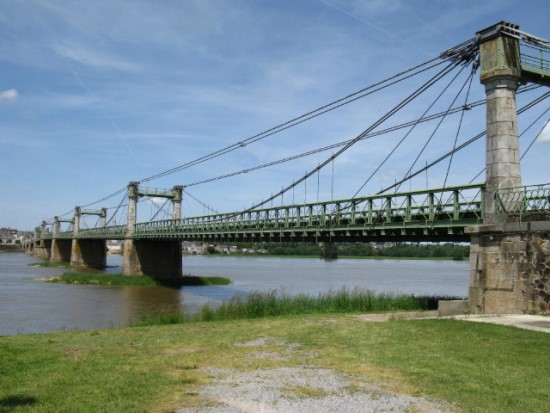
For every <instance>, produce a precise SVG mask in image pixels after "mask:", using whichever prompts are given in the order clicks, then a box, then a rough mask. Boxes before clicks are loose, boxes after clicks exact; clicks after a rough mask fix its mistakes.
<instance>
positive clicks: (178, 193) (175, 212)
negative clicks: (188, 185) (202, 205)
mask: <svg viewBox="0 0 550 413" xmlns="http://www.w3.org/2000/svg"><path fill="white" fill-rule="evenodd" d="M172 192H173V195H174V197H173V198H172V218H173V219H181V201H182V195H183V186H182V185H176V186H174V188H172Z"/></svg>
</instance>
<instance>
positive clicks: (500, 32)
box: [25, 22, 550, 313]
mask: <svg viewBox="0 0 550 413" xmlns="http://www.w3.org/2000/svg"><path fill="white" fill-rule="evenodd" d="M549 50H550V42H549V41H547V40H544V39H541V38H538V37H536V36H534V35H531V34H528V33H525V32H523V31H521V30H520V29H519V26H518V25H515V24H512V23H508V22H500V23H497V24H495V25H493V26H491V27H489V28H487V29H484V30H481V31H479V32H478V33H477V34H476V36H475V37H474V38H472V39H470V40H468V41H466V42H463V43H461V44H459V45H457V46H454V47H452V48H450V49H448V50H446V51H444V52H443V53H441V54H440V55H439V56H438V57H437V58H435V59H432V60H430V61H428V62H425V63H423V64H422V65H418V66H416V67H414V68H411V69H409V70H406V71H403V72H401V73H399V74H397V75H395V76H392V77H390V78H388V79H385V80H384V81H382V82H378V83H376V84H373V85H370V86H368V87H367V88H364V89H361V90H360V91H358V92H355V93H353V94H350V95H348V96H346V97H344V98H341V99H338V100H336V101H333V102H331V103H329V104H327V105H324V106H321V107H320V108H318V109H316V110H314V111H311V112H308V113H306V114H304V115H302V116H299V117H296V118H294V119H291V120H290V121H288V122H285V123H283V124H280V125H278V126H276V127H274V128H271V129H268V130H267V131H264V132H262V133H260V134H257V135H254V136H252V137H250V138H248V139H245V140H242V141H239V142H236V143H235V144H232V145H230V146H227V147H225V148H223V149H221V150H218V151H215V152H212V153H210V154H207V155H205V156H203V157H201V158H198V159H196V160H193V161H190V162H188V163H186V164H183V165H180V166H178V167H176V168H172V169H170V170H167V171H164V172H161V173H160V174H157V175H153V176H151V177H148V178H146V179H142V180H140V182H130V183H129V184H128V185H127V186H125V187H124V188H122V189H121V190H119V191H117V192H115V193H114V194H111V195H109V196H107V197H104V198H102V199H101V200H100V201H98V202H95V203H93V204H91V205H90V204H88V205H85V206H83V207H76V208H75V210H74V214H73V216H66V215H67V214H65V215H62V216H58V217H55V218H54V219H53V220H50V221H44V222H42V224H41V225H40V226H39V227H37V229H36V231H35V237H34V239H32V240H29V241H28V242H27V243H26V245H25V247H26V248H27V249H28V250H29V251H32V252H33V253H34V254H35V255H37V256H38V257H40V258H43V259H49V260H51V261H67V262H70V263H71V264H72V265H86V266H90V267H104V266H105V265H106V252H105V251H106V248H105V242H106V240H123V241H124V244H123V245H124V246H123V257H124V260H123V262H124V264H123V274H124V275H139V274H143V273H145V274H148V275H152V276H155V277H157V278H159V279H169V278H173V277H181V275H182V251H181V241H183V240H186V241H191V240H195V241H201V242H205V243H214V242H251V241H254V242H262V241H265V242H374V241H377V242H380V241H382V242H383V241H412V242H424V241H434V242H438V241H452V242H470V243H471V256H470V291H469V295H470V296H469V301H468V302H467V305H468V309H469V310H470V311H472V312H493V313H495V312H496V313H499V312H500V313H504V312H527V311H535V310H536V309H537V308H539V307H540V308H543V307H544V305H545V304H544V303H546V307H548V303H549V302H550V284H549V283H550V238H549V235H548V234H550V219H549V217H550V185H548V184H545V183H541V184H536V185H530V186H522V181H521V172H520V152H519V144H518V135H519V134H518V126H517V124H518V122H517V118H518V115H521V114H522V113H526V112H529V111H533V110H534V109H536V108H540V107H541V106H544V103H545V100H546V99H547V98H548V97H549V96H550V92H548V90H547V87H548V86H550V60H548V53H549ZM434 68H437V69H438V70H439V68H441V69H440V70H439V71H438V72H437V73H436V74H435V75H434V76H433V77H431V78H429V79H428V80H427V81H425V82H424V83H421V84H420V86H418V87H417V88H416V89H415V90H414V91H412V93H410V94H409V95H408V96H407V97H406V98H404V99H403V100H402V101H400V102H399V103H397V104H396V105H395V106H394V107H393V108H392V109H391V110H389V111H388V112H387V113H385V114H384V115H382V116H381V117H380V118H379V119H378V120H376V121H375V122H374V123H372V124H371V125H370V126H369V127H368V128H367V129H365V130H364V131H363V132H362V133H360V134H359V135H357V136H355V137H354V138H352V139H349V140H347V141H342V142H337V143H335V144H333V145H329V146H325V147H322V148H317V149H315V150H313V151H309V152H305V153H301V154H296V155H294V156H292V157H288V158H284V159H281V160H278V161H274V162H269V163H266V164H262V165H258V166H255V167H252V168H247V169H243V170H239V171H235V172H232V173H229V174H225V175H220V176H217V177H214V178H210V179H206V180H203V181H198V182H194V183H188V184H186V185H176V186H174V187H173V188H170V189H156V188H146V187H144V186H142V184H145V183H147V182H150V181H152V180H154V179H158V178H160V177H163V176H167V175H169V174H172V173H175V172H178V171H181V170H184V169H187V168H190V167H192V166H196V165H198V164H200V163H202V162H205V161H208V160H210V159H213V158H217V157H220V156H223V155H225V154H227V153H230V152H233V151H235V150H238V149H239V148H242V147H244V146H248V145H250V144H252V143H255V142H257V141H260V140H262V139H265V138H266V137H268V136H271V135H273V134H276V133H279V132H281V131H283V130H286V129H288V128H290V127H293V126H295V125H298V124H301V123H303V122H306V121H308V120H310V119H313V118H316V117H318V116H321V115H323V114H325V113H328V112H330V111H333V110H335V109H337V108H339V107H341V106H342V105H345V104H348V103H351V102H353V101H355V100H357V99H360V98H363V97H365V96H369V95H371V94H374V93H375V92H377V91H379V90H383V89H385V88H388V87H390V86H392V85H397V84H399V83H400V82H401V81H403V80H404V79H408V78H411V77H414V76H416V75H418V74H421V73H424V72H426V71H428V70H432V69H434ZM464 69H469V70H470V75H469V76H468V78H467V80H466V81H465V83H464V85H463V86H462V87H461V88H460V90H459V93H458V94H457V95H456V97H455V98H454V100H453V101H452V103H451V104H450V105H449V107H448V108H447V109H446V110H444V111H442V112H438V113H431V112H430V109H431V108H432V106H433V104H432V105H430V106H429V107H428V109H427V110H426V111H425V112H424V113H423V114H422V115H421V116H420V117H419V118H417V119H415V120H413V121H409V122H404V123H400V124H396V125H394V126H392V127H389V128H386V129H380V126H381V125H382V124H383V123H384V122H386V121H387V120H388V119H390V118H392V117H395V115H396V113H398V112H399V111H400V110H401V109H402V108H404V107H405V106H407V105H410V104H411V102H413V101H414V100H415V99H416V98H417V97H418V96H420V95H421V94H422V93H424V92H425V91H426V90H427V89H429V88H431V87H433V86H434V85H435V84H436V83H437V82H439V81H440V80H441V79H444V78H446V77H453V76H454V77H453V78H452V80H451V83H452V81H454V79H456V77H457V75H456V74H455V72H453V71H456V70H458V71H460V72H461V71H463V70H464ZM477 72H479V76H480V81H481V83H482V84H483V85H484V86H485V93H486V98H485V99H483V100H479V101H470V100H469V98H468V96H469V90H470V87H471V85H472V79H473V77H474V74H475V73H477ZM448 87H449V84H448V86H446V87H445V90H446V89H447V88H448ZM540 90H542V93H541V94H539V95H538V96H537V97H536V98H534V99H532V100H531V101H530V102H529V103H527V104H526V105H524V106H522V107H520V108H517V107H516V95H517V94H520V93H528V92H530V93H532V92H533V91H540ZM462 93H465V95H466V97H465V98H464V103H463V104H459V103H457V100H458V97H459V96H460V94H462ZM441 94H443V92H441ZM441 94H440V95H439V96H441ZM439 96H438V97H439ZM436 100H437V99H436ZM478 106H485V107H486V125H485V130H484V131H483V132H480V133H479V134H477V135H475V136H473V137H471V138H470V139H468V140H466V141H464V142H463V143H461V144H459V143H458V141H457V138H458V135H459V133H458V131H457V134H456V137H455V140H454V143H453V146H452V149H451V150H449V151H448V152H447V153H444V154H443V155H441V156H440V157H438V158H437V159H435V160H433V161H432V162H429V163H428V162H426V164H425V165H424V166H421V167H417V166H416V165H417V163H418V159H419V157H420V154H421V153H423V152H424V151H425V150H426V147H427V145H428V144H429V142H430V141H431V139H432V138H433V136H434V134H435V131H436V130H437V129H438V128H439V127H440V125H441V123H442V122H443V120H444V119H445V118H446V117H448V116H450V115H453V114H458V115H459V116H460V121H461V122H460V124H462V121H463V118H464V116H465V113H467V112H468V111H470V110H471V109H472V108H474V107H478ZM549 109H550V108H549V107H548V105H547V104H546V108H545V110H544V111H543V112H542V114H541V115H540V116H539V117H538V118H537V119H536V120H539V119H541V118H542V117H543V116H544V115H545V114H546V113H547V112H548V110H549ZM427 122H435V123H437V126H436V128H435V130H434V132H433V133H432V134H431V135H430V136H429V138H428V139H427V141H426V142H425V143H424V145H423V146H422V147H421V148H420V153H419V154H418V155H416V158H415V160H414V161H413V163H412V165H411V167H410V168H409V170H408V171H407V172H406V174H405V176H404V177H403V178H402V179H400V180H396V181H395V183H394V184H392V185H390V186H388V187H386V188H382V189H381V190H380V191H379V192H378V193H376V194H374V195H368V196H364V195H360V191H361V190H362V189H363V187H364V186H365V184H366V183H367V182H369V181H370V180H371V179H372V178H373V177H374V176H375V173H376V172H377V171H378V170H379V169H380V166H379V167H378V168H376V169H375V172H373V173H372V175H371V176H370V177H369V178H368V179H367V181H365V184H363V185H362V187H361V188H360V190H359V191H357V192H356V193H355V194H354V195H353V196H351V197H348V198H344V199H336V200H334V199H331V200H329V201H319V200H316V201H314V202H306V201H305V200H304V202H303V203H301V202H296V201H295V200H294V191H295V190H296V188H298V187H299V185H304V186H305V185H307V182H308V179H309V180H311V179H315V176H317V177H318V176H319V175H318V174H319V171H320V170H322V169H323V168H326V167H327V166H329V165H331V164H332V165H333V162H334V160H335V159H336V158H337V157H339V156H340V155H341V154H343V153H344V152H345V151H347V150H349V149H350V148H351V147H352V146H354V145H355V144H356V143H358V142H360V141H363V140H366V139H371V138H373V137H375V136H380V135H383V134H385V133H388V132H394V131H400V130H405V131H406V133H405V136H404V137H403V138H402V139H401V140H400V142H398V144H397V145H396V147H394V148H393V149H392V150H391V151H390V154H389V155H387V156H386V158H385V159H384V160H383V161H382V163H384V162H387V161H388V159H389V158H390V156H391V154H392V153H393V152H394V151H395V149H396V148H397V146H399V144H401V143H402V142H403V141H404V139H405V138H406V137H407V136H408V135H409V133H410V131H411V130H413V129H414V128H416V127H418V126H419V125H422V124H424V123H427ZM458 129H459V130H460V125H459V128H458ZM483 137H485V138H486V163H485V169H484V171H485V175H486V178H485V181H484V182H473V181H471V182H468V183H466V184H463V185H447V176H448V173H449V169H447V175H446V176H445V180H444V183H443V185H442V186H440V187H438V188H426V189H417V190H412V189H410V190H408V191H404V190H402V185H403V184H404V183H405V182H410V181H411V180H412V179H413V178H415V177H418V176H421V175H422V174H424V173H426V172H427V171H428V170H430V168H433V167H434V166H435V165H438V164H440V163H442V162H443V161H448V162H449V168H450V165H451V162H452V160H453V157H454V155H455V154H457V153H458V152H459V151H461V150H463V149H464V148H465V147H467V146H469V145H470V144H472V143H473V142H475V141H477V140H479V139H481V138H483ZM535 139H536V137H535ZM533 142H534V140H533V141H532V142H531V144H530V145H529V148H530V147H531V145H532V144H533ZM329 150H332V151H334V152H333V153H332V155H331V156H329V157H327V159H326V160H324V161H323V162H321V163H319V164H318V166H317V167H316V168H313V169H312V170H311V171H309V172H306V173H305V174H304V175H303V176H301V177H299V178H297V179H294V180H293V181H292V183H291V184H288V185H287V186H285V187H283V188H282V189H281V190H280V191H278V192H276V193H274V194H272V195H271V196H269V197H267V198H266V199H262V200H261V201H259V202H257V203H255V204H253V205H252V206H251V207H249V208H245V209H242V210H237V211H228V212H223V213H221V212H217V211H213V210H212V211H211V213H210V214H208V215H202V216H190V217H182V212H181V211H182V208H181V206H182V197H183V194H185V193H188V190H189V187H191V186H193V185H199V184H203V183H206V182H213V181H218V180H222V179H226V178H228V177H232V176H235V175H239V174H245V173H252V172H254V171H256V170H260V169H263V168H267V167H273V166H275V165H279V164H283V163H285V162H289V161H292V160H296V159H300V158H302V157H306V156H309V155H311V154H313V153H322V152H325V151H329ZM415 167H416V169H415ZM482 172H483V171H482ZM478 176H479V174H478ZM290 193H292V202H289V203H285V202H283V200H284V196H285V194H286V195H287V199H288V198H289V197H290V196H289V194H290ZM188 194H189V193H188ZM119 195H122V200H121V201H120V203H119V205H118V207H116V208H110V209H107V208H101V209H86V208H88V207H89V206H92V205H95V204H98V203H100V202H105V201H107V200H108V199H111V198H113V197H115V196H119ZM189 195H190V194H189ZM190 196H191V195H190ZM147 198H155V199H164V200H165V203H164V205H168V204H170V205H171V213H169V217H167V218H166V219H157V218H158V215H159V214H160V213H165V211H163V208H159V210H158V211H157V213H155V215H154V216H153V218H152V219H150V220H147V221H142V222H138V218H137V217H138V214H137V210H138V203H139V201H140V200H142V199H147ZM277 201H280V205H276V206H274V205H273V204H274V202H275V203H277ZM163 207H164V206H163ZM205 207H208V206H207V205H205ZM208 208H209V207H208ZM121 210H124V211H126V212H125V214H126V218H125V222H124V223H123V224H122V225H120V224H118V225H115V224H114V222H113V221H114V218H115V217H116V216H117V214H119V213H120V211H121ZM86 215H92V216H97V217H98V218H99V219H98V224H97V225H96V226H95V227H92V228H81V219H82V218H83V217H84V216H86Z"/></svg>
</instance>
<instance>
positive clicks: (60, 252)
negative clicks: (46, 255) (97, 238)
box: [50, 217, 72, 262]
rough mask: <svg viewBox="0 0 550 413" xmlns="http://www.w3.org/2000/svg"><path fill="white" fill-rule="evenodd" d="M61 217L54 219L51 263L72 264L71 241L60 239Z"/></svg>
mask: <svg viewBox="0 0 550 413" xmlns="http://www.w3.org/2000/svg"><path fill="white" fill-rule="evenodd" d="M60 223H61V221H60V220H59V217H55V218H54V222H53V228H52V246H51V251H50V261H52V262H71V244H72V240H71V239H66V238H58V236H59V229H60Z"/></svg>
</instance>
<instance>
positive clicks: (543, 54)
mask: <svg viewBox="0 0 550 413" xmlns="http://www.w3.org/2000/svg"><path fill="white" fill-rule="evenodd" d="M520 65H521V70H522V72H523V75H524V76H525V77H526V78H527V79H529V80H532V81H535V82H536V83H542V84H546V85H550V79H549V76H550V50H549V49H548V48H547V47H542V46H537V45H534V44H530V43H526V42H523V41H522V42H521V53H520Z"/></svg>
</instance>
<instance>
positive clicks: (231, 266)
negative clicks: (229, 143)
mask: <svg viewBox="0 0 550 413" xmlns="http://www.w3.org/2000/svg"><path fill="white" fill-rule="evenodd" d="M35 262H38V261H37V260H36V259H34V258H32V257H30V256H28V255H25V254H23V253H0V336H2V335H16V334H30V333H44V332H50V331H59V330H77V329H94V328H109V327H118V326H124V325H127V324H128V323H130V322H132V321H135V320H137V319H139V317H140V315H141V314H144V313H147V312H158V311H160V310H164V309H179V310H182V311H196V310H197V309H198V308H199V307H200V305H202V304H204V303H206V302H211V301H220V300H228V299H230V298H231V297H233V296H235V295H242V294H246V293H247V292H249V291H253V290H256V291H269V290H272V289H279V290H284V291H285V292H287V293H290V294H296V293H306V294H310V295H317V294H318V293H320V292H326V291H329V290H338V289H341V288H343V287H347V288H350V289H351V288H355V287H359V288H364V289H369V290H373V291H376V292H390V293H404V294H415V295H426V294H427V295H451V296H460V297H465V296H467V285H468V263H467V262H466V261H421V260H418V261H416V260H360V259H338V260H335V261H324V260H321V259H315V258H272V257H269V258H268V257H219V256H218V257H216V256H186V257H184V259H183V272H184V274H191V275H198V276H221V277H226V278H229V279H231V281H232V283H231V284H230V285H227V286H202V287H183V288H181V289H172V288H166V287H137V286H119V287H109V286H92V285H66V284H56V283H47V282H44V281H38V280H36V279H35V278H40V277H50V276H55V275H58V274H61V273H62V272H63V271H64V270H63V269H57V268H40V267H33V266H31V264H32V263H35ZM107 263H108V265H109V266H110V267H111V268H109V269H108V271H109V272H120V271H121V269H120V265H121V257H120V256H117V255H109V256H108V261H107Z"/></svg>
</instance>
